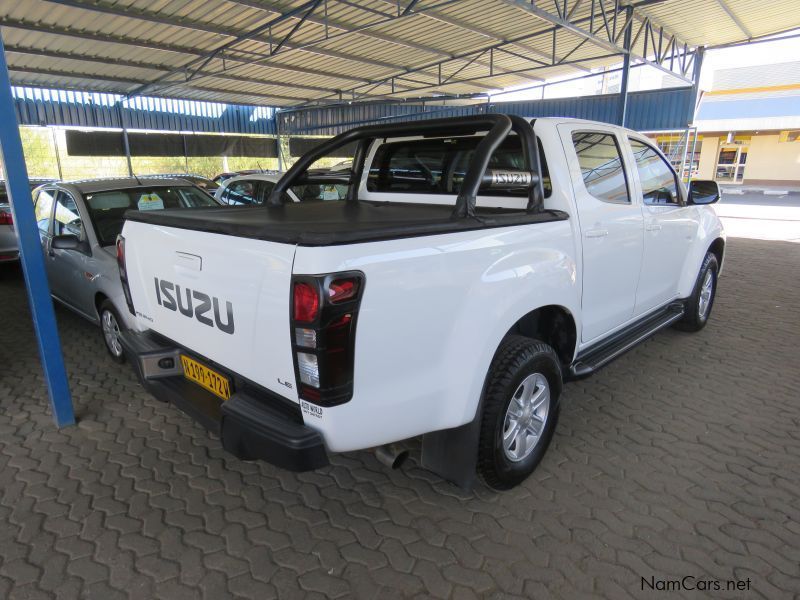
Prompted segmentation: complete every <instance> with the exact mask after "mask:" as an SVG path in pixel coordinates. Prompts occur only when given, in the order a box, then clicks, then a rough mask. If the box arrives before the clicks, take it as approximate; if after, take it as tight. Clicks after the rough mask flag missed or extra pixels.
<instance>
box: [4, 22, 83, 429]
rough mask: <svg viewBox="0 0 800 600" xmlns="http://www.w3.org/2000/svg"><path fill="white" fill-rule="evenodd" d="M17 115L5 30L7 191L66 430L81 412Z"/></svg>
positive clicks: (56, 410)
mask: <svg viewBox="0 0 800 600" xmlns="http://www.w3.org/2000/svg"><path fill="white" fill-rule="evenodd" d="M15 114H16V111H15V110H14V99H13V97H12V96H11V81H10V79H9V77H8V66H7V64H6V54H5V49H4V47H3V37H2V32H0V115H5V116H3V117H2V118H0V154H2V160H3V169H4V171H5V174H6V188H7V189H8V196H9V198H10V199H11V211H12V213H13V215H14V225H15V227H16V230H17V237H18V238H19V256H20V260H21V261H22V271H23V273H24V274H25V285H26V287H27V290H28V300H29V302H30V305H31V313H32V315H33V326H34V329H35V331H36V338H37V340H38V342H39V355H40V357H41V359H42V368H43V369H44V376H45V381H46V382H47V391H48V393H49V395H50V406H51V408H52V409H53V419H54V420H55V422H56V425H58V426H59V427H64V426H66V425H73V424H74V423H75V413H74V411H73V409H72V398H71V396H70V393H69V384H68V383H67V372H66V370H65V368H64V357H63V356H62V355H61V341H60V339H59V336H58V327H57V325H56V315H55V311H54V310H53V301H52V300H51V299H50V286H48V285H47V273H46V272H45V268H44V255H43V253H42V243H41V241H40V238H39V229H38V227H37V226H36V217H35V216H34V213H33V203H32V202H31V190H30V183H29V181H28V169H27V168H26V166H25V156H24V154H23V152H22V141H21V140H20V137H19V126H18V124H17V119H16V117H15Z"/></svg>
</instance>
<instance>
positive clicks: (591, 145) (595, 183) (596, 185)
mask: <svg viewBox="0 0 800 600" xmlns="http://www.w3.org/2000/svg"><path fill="white" fill-rule="evenodd" d="M572 143H573V144H574V145H575V153H576V154H577V155H578V163H579V164H580V167H581V176H582V177H583V185H584V186H585V187H586V191H587V192H589V194H590V195H591V196H593V197H595V198H597V199H598V200H602V201H603V202H617V203H619V202H630V201H631V199H630V194H629V192H628V181H627V179H626V177H625V169H624V167H623V165H622V154H621V153H620V150H619V145H618V144H617V140H616V138H615V137H614V135H613V134H610V133H597V132H591V131H575V132H573V134H572Z"/></svg>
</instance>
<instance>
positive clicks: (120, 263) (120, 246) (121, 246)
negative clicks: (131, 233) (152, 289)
mask: <svg viewBox="0 0 800 600" xmlns="http://www.w3.org/2000/svg"><path fill="white" fill-rule="evenodd" d="M117 267H119V280H120V281H121V282H122V293H123V294H125V304H127V305H128V310H129V311H130V313H131V314H132V315H136V311H135V310H134V308H133V298H131V288H130V286H129V285H128V270H127V268H126V267H125V238H124V237H122V235H121V234H120V235H118V236H117Z"/></svg>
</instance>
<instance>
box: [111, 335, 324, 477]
mask: <svg viewBox="0 0 800 600" xmlns="http://www.w3.org/2000/svg"><path fill="white" fill-rule="evenodd" d="M122 346H123V348H124V349H125V355H126V357H127V359H128V360H129V361H130V363H131V364H132V365H133V368H134V369H135V371H136V374H137V375H138V377H139V380H140V381H141V383H142V385H143V386H144V387H145V388H146V389H147V390H148V391H149V392H150V393H151V394H153V395H154V396H155V397H156V398H158V399H160V400H163V401H165V402H171V403H172V404H175V405H176V406H177V407H178V408H180V409H181V410H183V411H184V412H185V413H187V414H188V415H189V416H191V417H192V418H194V419H195V420H196V421H198V422H199V423H201V424H202V425H203V426H205V427H206V428H207V429H208V430H209V431H211V432H212V433H215V434H217V435H219V437H220V438H221V440H222V446H223V448H225V450H227V451H228V452H230V453H231V454H233V455H234V456H236V457H238V458H241V459H242V460H263V461H266V462H268V463H271V464H273V465H275V466H277V467H281V468H283V469H287V470H290V471H309V470H312V469H317V468H319V467H323V466H325V465H327V464H328V455H327V452H326V450H325V445H324V443H323V440H322V436H321V435H320V434H319V432H317V431H315V430H313V429H311V428H310V427H308V426H307V425H305V424H303V423H302V418H301V417H300V418H298V417H295V416H293V415H292V414H290V413H289V412H287V410H286V409H285V408H284V406H285V401H284V400H282V399H278V398H275V397H273V396H272V395H271V394H270V393H269V392H265V391H263V390H255V389H251V388H249V387H247V386H241V389H237V390H235V391H234V393H233V394H232V395H231V397H230V399H229V400H227V401H225V402H223V401H222V400H220V399H219V398H217V397H216V396H215V395H214V394H212V393H211V392H208V391H206V390H205V389H203V388H201V387H200V386H199V385H196V384H194V383H192V382H191V381H188V380H187V379H185V378H184V377H183V371H182V368H181V366H180V359H179V354H180V352H181V351H182V350H181V349H180V348H178V347H177V346H175V345H171V344H168V343H165V342H164V341H162V340H158V339H156V338H155V336H152V335H151V334H149V333H148V332H134V331H128V332H125V333H124V334H123V335H122ZM200 360H202V358H200ZM204 362H206V363H208V361H204ZM170 363H171V364H170Z"/></svg>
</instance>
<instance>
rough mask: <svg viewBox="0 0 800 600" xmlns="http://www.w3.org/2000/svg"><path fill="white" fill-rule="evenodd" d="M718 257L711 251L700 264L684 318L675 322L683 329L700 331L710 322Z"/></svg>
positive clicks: (715, 286) (715, 291)
mask: <svg viewBox="0 0 800 600" xmlns="http://www.w3.org/2000/svg"><path fill="white" fill-rule="evenodd" d="M718 271H719V263H718V262H717V257H716V256H715V255H714V254H713V253H711V252H709V253H708V254H706V257H705V258H704V259H703V264H702V265H701V266H700V273H698V275H697V281H696V282H695V284H694V290H693V291H692V295H691V296H689V298H687V299H686V304H685V312H684V315H683V318H682V319H681V320H680V321H678V322H677V323H676V324H675V327H677V328H678V329H680V330H682V331H700V330H701V329H702V328H703V327H705V326H706V323H708V318H709V317H710V316H711V309H712V308H713V306H714V298H715V296H716V293H717V272H718Z"/></svg>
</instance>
